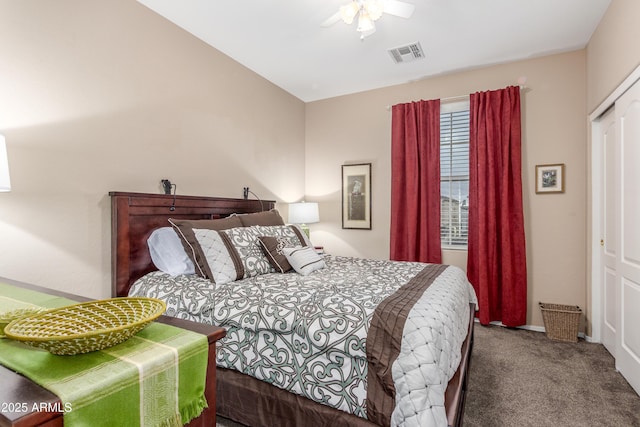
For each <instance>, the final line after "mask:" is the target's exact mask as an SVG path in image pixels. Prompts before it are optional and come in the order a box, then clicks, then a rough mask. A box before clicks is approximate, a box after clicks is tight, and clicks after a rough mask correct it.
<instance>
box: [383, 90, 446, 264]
mask: <svg viewBox="0 0 640 427" xmlns="http://www.w3.org/2000/svg"><path fill="white" fill-rule="evenodd" d="M391 112H392V119H391V251H390V253H391V259H393V260H399V261H421V262H431V263H441V262H442V252H441V249H440V100H431V101H418V102H411V103H407V104H398V105H394V106H393V107H392V110H391Z"/></svg>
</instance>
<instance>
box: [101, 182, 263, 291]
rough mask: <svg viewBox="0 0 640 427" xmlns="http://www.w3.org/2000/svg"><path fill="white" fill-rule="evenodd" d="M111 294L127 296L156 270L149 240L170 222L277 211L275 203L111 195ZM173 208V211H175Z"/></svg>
mask: <svg viewBox="0 0 640 427" xmlns="http://www.w3.org/2000/svg"><path fill="white" fill-rule="evenodd" d="M109 196H111V294H112V295H113V296H127V294H128V292H129V288H130V287H131V285H132V284H133V282H135V281H136V280H137V279H139V278H140V277H142V276H144V275H145V274H147V273H149V272H151V271H154V270H156V267H155V266H154V265H153V262H152V261H151V255H149V248H148V246H147V239H148V238H149V236H150V235H151V233H152V232H153V230H155V229H156V228H160V227H168V226H170V224H169V222H168V219H169V218H176V219H215V218H223V217H226V216H229V215H231V214H232V213H252V212H260V211H261V210H265V211H266V210H269V209H273V208H274V207H275V202H274V201H272V200H262V201H259V200H245V199H230V198H224V197H196V196H175V198H174V196H173V195H165V194H146V193H123V192H110V193H109ZM172 208H173V209H172Z"/></svg>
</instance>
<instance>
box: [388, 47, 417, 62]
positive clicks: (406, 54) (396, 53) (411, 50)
mask: <svg viewBox="0 0 640 427" xmlns="http://www.w3.org/2000/svg"><path fill="white" fill-rule="evenodd" d="M388 52H389V55H391V58H393V61H394V62H395V63H396V64H403V63H405V62H411V61H415V60H416V59H423V58H424V52H423V51H422V46H420V42H415V43H411V44H408V45H406V46H400V47H395V48H393V49H389V50H388Z"/></svg>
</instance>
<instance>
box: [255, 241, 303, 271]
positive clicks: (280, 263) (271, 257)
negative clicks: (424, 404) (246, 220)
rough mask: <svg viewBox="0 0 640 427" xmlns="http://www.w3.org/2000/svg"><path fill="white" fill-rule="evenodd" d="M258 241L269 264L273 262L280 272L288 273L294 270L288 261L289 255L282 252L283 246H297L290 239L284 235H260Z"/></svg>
mask: <svg viewBox="0 0 640 427" xmlns="http://www.w3.org/2000/svg"><path fill="white" fill-rule="evenodd" d="M258 242H259V243H260V246H261V247H262V252H264V254H265V256H266V257H267V260H268V261H269V264H271V266H272V267H273V268H275V270H276V271H277V272H278V273H286V272H287V271H291V270H292V267H291V264H289V261H287V257H286V256H284V253H282V249H283V248H285V247H287V246H288V247H292V246H295V245H293V244H292V243H291V241H290V240H289V239H286V238H284V237H273V236H260V237H258Z"/></svg>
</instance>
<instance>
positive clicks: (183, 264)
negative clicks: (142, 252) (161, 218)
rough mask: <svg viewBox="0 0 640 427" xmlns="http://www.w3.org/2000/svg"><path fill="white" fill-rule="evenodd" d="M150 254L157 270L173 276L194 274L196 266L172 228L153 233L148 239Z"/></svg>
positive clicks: (159, 229) (164, 228) (160, 229)
mask: <svg viewBox="0 0 640 427" xmlns="http://www.w3.org/2000/svg"><path fill="white" fill-rule="evenodd" d="M147 245H148V246H149V254H150V255H151V260H152V261H153V265H155V266H156V268H157V269H158V270H160V271H162V272H164V273H167V274H170V275H172V276H178V275H180V274H194V273H195V272H196V271H195V266H194V265H193V261H191V259H190V258H189V257H188V256H187V253H186V252H185V250H184V247H183V246H182V242H181V241H180V238H179V237H178V235H177V234H176V233H175V232H174V231H173V229H172V228H171V227H161V228H158V229H156V230H154V231H153V233H151V236H149V238H148V239H147Z"/></svg>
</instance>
